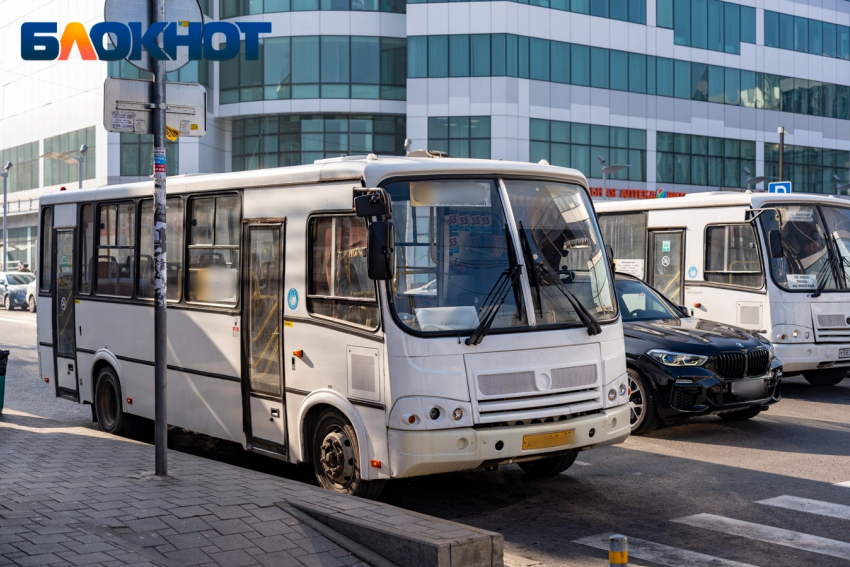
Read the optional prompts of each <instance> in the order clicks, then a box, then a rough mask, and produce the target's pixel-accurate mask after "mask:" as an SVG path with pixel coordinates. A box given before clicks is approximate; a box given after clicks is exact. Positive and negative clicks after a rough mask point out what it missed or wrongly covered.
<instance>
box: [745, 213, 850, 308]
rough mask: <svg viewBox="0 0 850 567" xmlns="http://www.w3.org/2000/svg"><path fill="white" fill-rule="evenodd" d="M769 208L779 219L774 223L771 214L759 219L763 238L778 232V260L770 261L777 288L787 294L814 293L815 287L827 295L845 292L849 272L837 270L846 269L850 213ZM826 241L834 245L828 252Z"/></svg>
mask: <svg viewBox="0 0 850 567" xmlns="http://www.w3.org/2000/svg"><path fill="white" fill-rule="evenodd" d="M769 207H770V208H776V209H777V210H778V211H779V215H780V218H781V223H778V222H777V220H776V215H774V214H772V212H767V213H764V214H762V215H761V217H760V219H761V223H762V228H764V231H765V235H769V234H770V231H773V230H778V231H779V233H780V235H781V236H782V257H781V258H772V257H771V258H770V269H771V273H772V275H773V279H774V281H775V282H776V283H777V285H779V286H781V287H784V288H785V289H789V290H814V289H817V288H818V287H819V286H822V289H823V290H827V291H828V290H846V289H848V284H850V269H848V268H846V267H845V268H842V267H841V266H842V264H843V265H844V266H850V252H849V251H848V250H850V209H846V208H841V207H834V206H828V207H825V206H821V207H819V206H815V205H780V206H774V205H770V206H769ZM821 215H823V217H822V216H821ZM824 220H825V221H826V225H824ZM829 240H832V242H833V243H834V248H832V250H830V248H831V246H829V245H828V242H829ZM768 241H769V239H768ZM845 275H846V277H845Z"/></svg>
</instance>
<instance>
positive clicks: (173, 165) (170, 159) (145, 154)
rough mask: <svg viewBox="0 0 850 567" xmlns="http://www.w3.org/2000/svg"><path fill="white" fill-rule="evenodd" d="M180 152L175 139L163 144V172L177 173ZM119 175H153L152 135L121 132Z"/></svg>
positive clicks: (168, 173) (167, 173)
mask: <svg viewBox="0 0 850 567" xmlns="http://www.w3.org/2000/svg"><path fill="white" fill-rule="evenodd" d="M179 169H180V153H179V144H178V143H177V141H174V142H167V143H166V144H165V173H166V175H177V172H178V171H179ZM121 175H122V176H128V177H149V176H151V175H153V136H152V135H139V134H121Z"/></svg>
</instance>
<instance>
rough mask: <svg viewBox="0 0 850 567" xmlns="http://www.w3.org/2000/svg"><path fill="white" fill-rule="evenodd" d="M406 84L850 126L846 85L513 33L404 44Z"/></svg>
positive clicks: (427, 38)
mask: <svg viewBox="0 0 850 567" xmlns="http://www.w3.org/2000/svg"><path fill="white" fill-rule="evenodd" d="M407 45H408V56H409V57H408V75H409V77H410V78H426V77H427V78H436V77H486V76H491V77H504V76H507V77H520V78H523V79H534V80H539V81H551V82H554V83H565V84H572V85H583V86H593V87H597V88H604V89H611V90H622V91H628V92H632V93H642V94H643V93H645V94H651V95H659V96H668V97H675V98H683V99H690V100H694V101H699V102H715V103H719V104H729V105H733V106H745V107H748V108H762V109H766V110H780V111H782V112H793V113H796V114H807V115H809V116H823V117H827V118H840V119H843V120H850V86H848V85H836V84H832V83H822V82H820V81H809V80H806V79H795V78H792V77H783V76H779V75H771V74H769V73H757V72H754V71H744V70H741V69H736V68H732V67H718V66H715V65H708V64H706V63H697V62H691V61H681V60H674V59H668V58H666V57H655V56H651V55H643V54H640V53H628V52H625V51H615V50H613V49H604V48H596V47H593V48H591V47H589V46H586V45H578V44H569V43H563V42H559V41H550V40H545V39H536V38H530V37H525V36H516V35H510V34H480V35H453V36H444V35H432V36H413V37H410V38H408V43H407Z"/></svg>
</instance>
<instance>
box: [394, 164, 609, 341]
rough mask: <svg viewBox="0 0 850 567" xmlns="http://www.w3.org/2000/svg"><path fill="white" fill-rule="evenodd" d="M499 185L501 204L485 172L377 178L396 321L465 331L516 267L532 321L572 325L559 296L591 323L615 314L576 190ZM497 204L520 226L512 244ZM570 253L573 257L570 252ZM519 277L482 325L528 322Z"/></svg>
mask: <svg viewBox="0 0 850 567" xmlns="http://www.w3.org/2000/svg"><path fill="white" fill-rule="evenodd" d="M504 183H505V187H506V194H507V197H508V201H509V202H508V203H505V202H503V199H502V197H501V191H500V183H499V181H498V180H494V179H459V180H446V179H441V180H428V181H410V182H397V183H392V184H389V185H387V187H386V189H387V191H388V192H389V194H390V196H391V198H392V200H393V222H394V223H395V227H396V242H395V250H396V276H395V279H394V280H393V281H392V289H391V291H392V294H393V309H394V310H395V315H396V317H397V319H398V320H399V321H400V322H401V323H402V324H403V325H404V326H406V327H407V328H409V329H410V330H412V331H416V332H422V333H435V332H436V333H461V332H469V331H472V330H473V329H475V328H476V327H477V326H478V325H479V323H480V321H481V320H482V318H483V316H484V314H483V313H482V312H481V308H482V306H484V305H485V303H486V302H487V301H488V296H489V295H491V294H492V293H495V290H496V288H498V287H499V286H498V283H499V280H500V278H503V277H506V274H507V273H508V272H509V271H510V269H511V268H512V267H514V266H516V265H518V264H525V267H526V269H527V273H528V276H529V281H530V283H531V297H532V303H533V309H534V314H535V318H536V320H537V324H538V325H547V324H551V325H558V324H569V325H575V324H581V322H580V321H581V318H580V317H579V315H578V314H577V313H576V310H575V308H574V307H573V306H572V304H571V301H570V298H569V297H568V296H569V295H573V296H574V299H577V301H579V302H580V303H581V304H583V305H584V306H585V307H586V308H587V309H588V310H589V311H590V313H591V314H592V315H593V316H594V317H595V318H596V319H597V320H601V319H609V318H613V317H614V316H615V315H616V311H615V307H614V306H615V303H614V300H613V295H612V292H611V286H610V282H609V279H608V278H609V276H608V272H607V268H606V266H605V263H604V261H602V258H603V255H602V252H601V244H600V238H599V232H598V229H597V227H596V223H595V222H594V221H593V213H592V211H591V209H590V205H589V202H588V199H587V197H586V195H585V192H584V191H583V190H582V189H581V188H580V187H578V186H576V185H570V184H564V183H556V182H535V181H517V180H505V182H504ZM507 211H512V213H513V216H514V219H513V220H514V222H515V223H516V226H517V228H518V230H519V231H520V235H519V236H520V238H519V239H518V240H519V241H520V246H521V247H522V248H523V249H522V250H520V251H517V250H516V248H515V245H514V242H515V241H514V236H513V235H512V234H511V230H510V224H511V223H509V221H508V216H507V215H508V213H507ZM574 250H578V251H581V254H576V255H575V256H573V255H571V252H572V251H574ZM579 256H581V258H583V259H582V260H581V261H579ZM520 282H521V280H520V279H519V278H517V279H516V280H515V281H514V283H510V282H509V283H508V286H509V289H508V290H507V293H506V294H505V295H504V302H503V303H502V304H501V306H500V307H499V308H498V311H497V313H496V317H495V320H494V321H493V324H492V326H491V329H494V330H496V329H500V328H501V329H505V328H520V327H527V326H528V314H527V312H526V305H525V300H524V297H526V296H525V294H524V292H523V289H522V285H521V283H520ZM499 299H501V298H499Z"/></svg>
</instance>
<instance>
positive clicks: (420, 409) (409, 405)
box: [389, 396, 472, 431]
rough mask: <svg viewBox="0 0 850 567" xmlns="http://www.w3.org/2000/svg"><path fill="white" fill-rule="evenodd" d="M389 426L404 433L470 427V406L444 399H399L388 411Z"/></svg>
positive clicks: (412, 397) (418, 397)
mask: <svg viewBox="0 0 850 567" xmlns="http://www.w3.org/2000/svg"><path fill="white" fill-rule="evenodd" d="M389 426H390V427H392V428H393V429H401V430H405V431H410V430H423V429H448V428H454V427H472V405H471V404H470V403H469V402H461V401H459V400H448V399H445V398H432V397H424V396H422V397H420V396H409V397H404V398H400V399H398V400H396V402H395V404H394V405H393V408H392V410H391V411H390V419H389Z"/></svg>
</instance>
